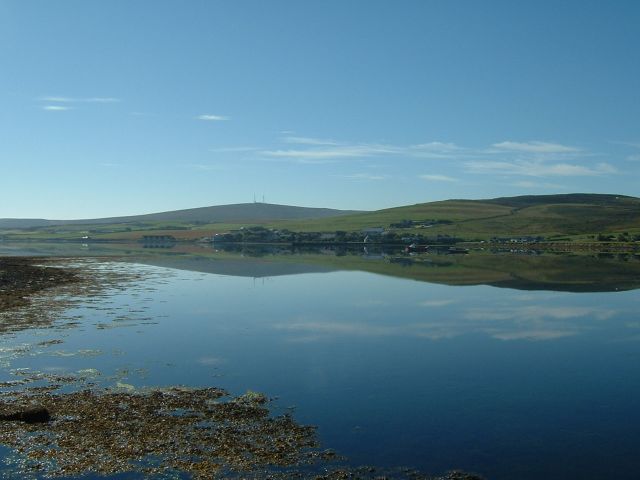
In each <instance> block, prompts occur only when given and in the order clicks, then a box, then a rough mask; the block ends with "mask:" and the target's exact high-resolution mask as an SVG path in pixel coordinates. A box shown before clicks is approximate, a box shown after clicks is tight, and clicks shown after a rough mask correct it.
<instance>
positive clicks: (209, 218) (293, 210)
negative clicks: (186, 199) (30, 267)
mask: <svg viewBox="0 0 640 480" xmlns="http://www.w3.org/2000/svg"><path fill="white" fill-rule="evenodd" d="M350 213H355V212H354V211H350V210H334V209H330V208H309V207H294V206H290V205H276V204H271V203H238V204H233V205H218V206H213V207H200V208H189V209H186V210H174V211H171V212H161V213H150V214H146V215H134V216H128V217H109V218H97V219H86V220H43V219H11V218H5V219H0V228H1V229H14V228H17V229H22V228H32V227H50V226H61V225H114V224H122V223H126V224H132V223H145V224H146V223H158V222H174V223H175V222H177V223H187V224H211V223H238V222H245V223H264V222H265V221H274V220H285V219H301V218H307V219H313V218H325V217H333V216H337V215H346V214H350Z"/></svg>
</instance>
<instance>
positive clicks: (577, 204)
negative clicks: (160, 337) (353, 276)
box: [0, 193, 640, 240]
mask: <svg viewBox="0 0 640 480" xmlns="http://www.w3.org/2000/svg"><path fill="white" fill-rule="evenodd" d="M32 222H33V223H32V224H29V221H27V220H0V233H3V234H4V236H5V237H6V238H7V239H27V238H39V239H78V238H80V237H81V236H83V235H90V236H91V238H92V239H104V240H114V239H119V240H136V239H139V238H140V237H141V236H142V235H143V234H159V235H174V236H175V237H176V238H178V239H181V240H195V239H198V238H202V237H205V236H209V235H212V234H214V233H223V232H226V231H229V230H234V229H239V228H241V227H247V226H252V225H262V226H264V227H270V228H274V229H279V230H284V229H287V230H290V231H293V232H336V231H346V232H359V231H361V230H363V229H366V228H371V227H383V228H384V229H385V230H387V231H392V232H394V233H396V234H397V235H398V236H400V237H404V236H406V235H411V234H418V233H419V234H422V235H423V236H425V237H434V236H437V235H450V236H454V237H457V238H462V239H464V240H487V239H490V238H492V237H509V236H543V237H545V238H547V239H550V240H561V239H563V238H571V239H572V240H593V239H594V238H598V236H599V235H601V236H603V237H601V238H606V237H608V236H613V235H615V236H616V239H619V238H622V239H626V240H638V238H640V199H639V198H635V197H629V196H623V195H600V194H585V193H575V194H562V195H536V196H534V195H527V196H519V197H502V198H494V199H486V200H445V201H439V202H430V203H421V204H416V205H408V206H403V207H395V208H388V209H384V210H377V211H372V212H354V211H345V210H331V209H323V208H304V207H292V206H286V205H272V204H264V203H249V204H237V205H222V206H216V207H203V208H194V209H189V210H178V211H173V212H164V213H155V214H149V215H138V216H131V217H117V218H105V219H97V220H76V221H73V222H69V221H52V220H33V221H32ZM42 222H49V223H46V224H45V225H43V223H42ZM3 229H4V232H2V230H3ZM10 229H13V231H9V230H10ZM81 232H82V233H81Z"/></svg>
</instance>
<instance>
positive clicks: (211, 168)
mask: <svg viewBox="0 0 640 480" xmlns="http://www.w3.org/2000/svg"><path fill="white" fill-rule="evenodd" d="M187 166H188V167H190V168H193V169H195V170H199V171H201V172H215V171H220V170H226V169H227V167H226V166H223V165H216V164H210V163H190V164H188V165H187Z"/></svg>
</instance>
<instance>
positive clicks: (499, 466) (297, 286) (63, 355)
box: [2, 265, 640, 480]
mask: <svg viewBox="0 0 640 480" xmlns="http://www.w3.org/2000/svg"><path fill="white" fill-rule="evenodd" d="M126 268H129V269H141V270H142V271H144V272H147V273H149V272H150V273H152V274H153V275H155V276H154V279H153V280H151V281H149V283H148V285H146V286H144V287H142V288H138V289H137V290H136V289H133V290H130V291H128V292H121V293H116V294H114V295H113V296H111V297H108V298H105V299H104V300H102V302H103V304H101V303H100V302H98V303H92V304H90V305H86V306H79V307H76V308H75V309H73V310H71V311H68V312H66V313H65V315H67V316H78V317H79V318H80V325H78V326H77V327H74V328H70V329H64V330H59V331H56V330H29V331H26V332H22V333H20V334H17V335H13V336H6V337H3V338H2V347H3V348H5V353H4V354H3V355H4V358H3V360H2V361H3V363H2V371H3V372H4V373H3V374H2V376H3V378H5V377H6V378H10V377H11V375H10V372H11V371H12V370H13V369H16V368H31V369H34V370H39V371H48V372H74V371H78V370H81V369H82V370H87V369H95V370H97V371H98V372H99V375H97V376H96V381H98V382H102V383H104V384H105V385H113V384H116V383H117V382H119V383H120V385H132V386H134V387H143V386H165V385H176V384H181V385H194V386H208V385H213V386H219V387H223V388H226V389H228V390H229V391H231V392H232V393H234V394H239V393H243V392H245V391H246V390H254V391H261V392H265V393H266V394H268V395H269V396H272V397H277V398H278V399H277V400H276V404H277V406H278V407H279V408H280V409H286V408H288V407H295V409H294V416H295V418H296V419H297V420H298V421H299V422H301V423H305V424H313V425H317V426H318V434H319V436H320V439H321V442H322V444H323V446H324V447H326V448H333V449H335V450H337V451H338V452H339V453H340V454H343V455H345V456H346V457H348V459H349V461H350V462H351V463H353V464H354V465H362V464H373V465H380V466H390V467H393V466H400V465H402V466H410V467H415V468H418V469H420V470H423V471H425V472H431V473H440V472H443V471H446V470H449V469H453V468H459V469H464V470H469V471H475V472H478V473H480V474H482V475H484V476H486V477H487V478H490V479H496V480H501V479H515V478H518V479H540V478H545V479H567V478H576V479H577V478H580V479H591V478H593V479H596V478H597V479H602V478H616V479H635V478H638V471H639V469H640V455H638V453H640V452H639V450H640V368H639V365H640V317H639V315H638V313H637V312H638V311H639V307H640V291H628V292H613V293H563V292H550V291H545V292H538V291H519V290H510V289H504V288H494V287H488V286H472V287H452V286H444V285H436V284H429V283H424V282H416V281H412V280H404V279H397V278H391V277H385V276H380V275H375V274H370V273H362V272H332V273H312V274H300V275H290V276H279V277H271V278H264V279H253V278H247V277H233V276H222V275H215V274H204V273H193V272H185V271H177V270H164V269H161V268H157V267H148V266H135V265H131V266H128V267H126ZM102 307H104V308H108V310H104V309H101V308H102ZM123 313H125V314H126V315H128V320H123V319H122V318H120V319H118V318H119V317H122V315H123ZM105 326H106V327H108V328H104V327H105ZM53 338H55V339H61V340H63V343H61V344H59V345H54V346H49V347H46V348H44V347H35V345H36V344H37V343H38V342H42V341H43V340H47V339H53ZM15 345H24V346H28V347H29V348H30V350H29V351H30V354H28V355H17V354H12V353H10V352H9V351H10V349H11V346H15ZM7 352H9V353H7ZM74 353H75V355H74ZM94 374H95V372H94Z"/></svg>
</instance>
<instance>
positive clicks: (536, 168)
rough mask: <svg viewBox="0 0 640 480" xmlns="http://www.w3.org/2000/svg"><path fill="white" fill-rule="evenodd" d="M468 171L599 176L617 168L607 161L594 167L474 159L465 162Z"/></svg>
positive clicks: (614, 171) (537, 175)
mask: <svg viewBox="0 0 640 480" xmlns="http://www.w3.org/2000/svg"><path fill="white" fill-rule="evenodd" d="M465 166H466V168H467V172H468V173H486V174H493V175H496V174H497V175H519V176H527V177H571V176H588V177H592V176H599V175H607V174H613V173H617V169H616V168H615V167H614V166H613V165H610V164H608V163H599V164H597V165H595V167H588V166H585V165H576V164H569V163H555V164H549V163H543V162H541V161H528V160H517V161H514V162H504V161H493V160H490V161H482V160H474V161H470V162H467V163H465Z"/></svg>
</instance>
